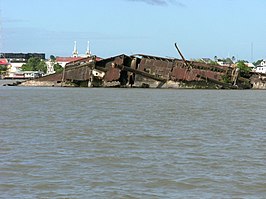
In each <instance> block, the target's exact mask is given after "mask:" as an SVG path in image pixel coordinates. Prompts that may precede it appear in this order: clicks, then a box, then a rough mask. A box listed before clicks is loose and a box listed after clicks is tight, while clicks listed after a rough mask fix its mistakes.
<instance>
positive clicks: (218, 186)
mask: <svg viewBox="0 0 266 199" xmlns="http://www.w3.org/2000/svg"><path fill="white" fill-rule="evenodd" d="M265 99H266V92H265V91H252V90H249V91H226V90H172V89H104V88H100V89H94V88H93V89H81V88H75V89H73V88H20V87H0V102H1V106H0V111H1V113H0V127H1V129H0V157H1V161H0V192H1V196H2V197H3V198H88V197H89V198H107V197H110V198H190V197H192V198H193V197H194V198H243V197H245V198H263V197H264V196H265V195H266V188H265V187H266V184H265V182H266V169H265V168H266V167H265V164H266V160H265V157H266V151H265V150H266V138H265V135H266V128H265V126H264V121H265V119H264V107H265V106H266V100H265Z"/></svg>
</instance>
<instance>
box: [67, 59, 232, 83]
mask: <svg viewBox="0 0 266 199" xmlns="http://www.w3.org/2000/svg"><path fill="white" fill-rule="evenodd" d="M94 69H97V70H99V71H102V73H103V74H104V75H103V76H102V77H103V78H98V77H97V78H96V79H97V81H104V82H120V85H121V86H125V85H128V84H130V85H131V86H132V85H134V84H136V85H141V84H147V85H149V84H155V85H156V82H157V84H160V85H162V84H163V83H164V82H166V81H168V80H171V81H174V82H197V81H207V80H212V82H214V83H215V82H221V81H222V80H223V79H222V78H223V76H225V75H228V74H230V72H231V69H229V68H228V67H227V68H225V67H221V66H218V65H209V64H205V63H201V62H192V61H187V60H185V61H184V60H182V59H174V58H164V57H157V56H150V55H143V54H138V55H132V56H127V55H124V54H121V55H117V56H114V57H110V58H107V59H102V60H96V59H92V58H90V59H82V60H78V61H75V62H72V63H70V64H68V65H67V66H66V68H65V71H64V75H63V76H64V77H63V78H64V80H69V81H91V80H92V79H95V78H93V77H92V76H93V73H92V71H93V70H94ZM160 82H161V83H160ZM97 84H98V85H102V82H98V83H97Z"/></svg>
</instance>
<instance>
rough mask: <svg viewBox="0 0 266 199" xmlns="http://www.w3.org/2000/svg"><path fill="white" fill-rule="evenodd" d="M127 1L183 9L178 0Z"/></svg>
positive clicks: (182, 4) (183, 5)
mask: <svg viewBox="0 0 266 199" xmlns="http://www.w3.org/2000/svg"><path fill="white" fill-rule="evenodd" d="M127 1H134V2H144V3H147V4H150V5H159V6H165V5H170V4H172V5H178V6H181V7H185V4H184V3H182V2H181V1H178V0H127Z"/></svg>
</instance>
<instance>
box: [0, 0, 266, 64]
mask: <svg viewBox="0 0 266 199" xmlns="http://www.w3.org/2000/svg"><path fill="white" fill-rule="evenodd" d="M265 10H266V1H265V0H252V1H251V0H75V1H73V0H23V1H22V0H0V52H23V53H28V52H42V53H45V54H46V57H47V58H49V56H50V55H54V56H71V54H72V51H73V46H74V41H76V42H77V48H78V51H79V53H80V54H85V51H86V48H87V42H88V41H90V49H91V51H92V53H93V54H95V55H97V56H99V57H103V58H106V57H112V56H116V55H119V54H126V55H132V54H148V55H154V56H161V57H175V58H180V57H179V55H178V53H177V51H176V49H175V47H174V43H175V42H177V44H178V46H179V48H180V50H181V52H182V53H183V55H184V56H185V58H186V59H198V58H213V57H214V56H218V57H219V58H227V57H232V56H235V57H236V58H237V59H238V60H248V61H256V60H258V59H263V58H264V59H266V45H265V44H266V20H265V19H266V11H265Z"/></svg>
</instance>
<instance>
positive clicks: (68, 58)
mask: <svg viewBox="0 0 266 199" xmlns="http://www.w3.org/2000/svg"><path fill="white" fill-rule="evenodd" d="M80 59H83V58H82V57H56V59H55V61H56V62H67V63H68V62H72V61H77V60H80Z"/></svg>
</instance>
